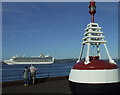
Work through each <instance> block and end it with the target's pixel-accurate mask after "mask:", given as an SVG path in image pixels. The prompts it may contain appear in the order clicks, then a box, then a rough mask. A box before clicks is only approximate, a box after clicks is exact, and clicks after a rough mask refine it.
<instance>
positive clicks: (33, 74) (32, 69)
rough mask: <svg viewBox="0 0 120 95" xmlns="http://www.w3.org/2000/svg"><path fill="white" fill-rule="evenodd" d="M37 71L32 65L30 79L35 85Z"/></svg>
mask: <svg viewBox="0 0 120 95" xmlns="http://www.w3.org/2000/svg"><path fill="white" fill-rule="evenodd" d="M36 71H37V69H36V68H35V67H34V66H33V65H31V67H30V77H31V79H32V84H35V77H36Z"/></svg>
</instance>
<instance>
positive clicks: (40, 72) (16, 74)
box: [2, 61, 120, 81]
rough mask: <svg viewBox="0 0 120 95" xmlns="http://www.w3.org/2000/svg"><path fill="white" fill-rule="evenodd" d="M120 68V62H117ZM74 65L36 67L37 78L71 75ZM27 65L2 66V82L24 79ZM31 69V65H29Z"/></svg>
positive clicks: (58, 64)
mask: <svg viewBox="0 0 120 95" xmlns="http://www.w3.org/2000/svg"><path fill="white" fill-rule="evenodd" d="M116 63H117V64H118V66H119V67H120V62H117V61H116ZM74 64H75V62H74V63H53V64H47V65H40V64H37V65H34V66H35V67H36V68H37V77H39V78H40V77H48V73H49V76H50V77H53V76H64V75H69V72H70V69H71V68H72V66H73V65H74ZM25 66H26V65H7V64H3V65H2V81H11V80H21V79H22V78H23V70H24V67H25ZM27 66H28V67H30V65H27Z"/></svg>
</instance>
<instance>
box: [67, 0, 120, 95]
mask: <svg viewBox="0 0 120 95" xmlns="http://www.w3.org/2000/svg"><path fill="white" fill-rule="evenodd" d="M89 8H90V11H89V13H90V14H91V22H90V23H89V24H88V25H87V28H86V29H85V33H84V37H83V39H82V40H83V42H82V48H81V51H80V56H79V58H78V60H77V62H76V64H75V65H74V66H73V68H72V69H71V71H70V74H69V83H70V88H71V92H72V94H73V95H80V94H99V93H100V94H116V93H117V94H118V93H120V69H119V67H118V66H117V64H116V63H115V61H114V60H113V59H112V57H111V56H110V53H109V51H108V48H107V45H106V42H107V41H106V40H105V39H104V38H105V36H103V31H102V29H101V27H99V24H98V23H95V22H94V14H95V13H96V6H95V2H94V0H92V1H91V2H90V5H89ZM100 45H104V48H105V50H106V54H107V56H108V60H102V59H101V58H102V56H101V52H100ZM85 46H86V47H87V50H86V57H85V58H84V59H83V58H82V55H83V52H84V47H85ZM91 46H93V47H94V48H95V49H96V51H95V52H96V53H95V52H94V51H93V52H94V53H93V55H92V56H91V55H90V47H91ZM95 49H94V50H95Z"/></svg>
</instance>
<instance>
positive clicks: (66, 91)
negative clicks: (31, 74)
mask: <svg viewBox="0 0 120 95" xmlns="http://www.w3.org/2000/svg"><path fill="white" fill-rule="evenodd" d="M16 93H19V94H23V93H25V94H28V93H31V94H41V95H42V94H50V93H51V94H57V95H58V94H60V95H72V94H71V91H70V88H69V81H68V76H66V77H57V78H48V79H37V80H36V84H34V85H32V84H30V85H28V86H24V83H23V81H13V82H4V83H3V85H2V94H3V95H6V94H11V95H13V94H16Z"/></svg>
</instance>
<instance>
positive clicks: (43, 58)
mask: <svg viewBox="0 0 120 95" xmlns="http://www.w3.org/2000/svg"><path fill="white" fill-rule="evenodd" d="M4 62H5V63H7V64H9V65H12V64H52V63H54V58H53V57H51V56H48V55H44V54H42V55H40V56H31V57H25V56H24V57H18V56H13V57H12V58H10V59H9V60H5V61H4Z"/></svg>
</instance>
